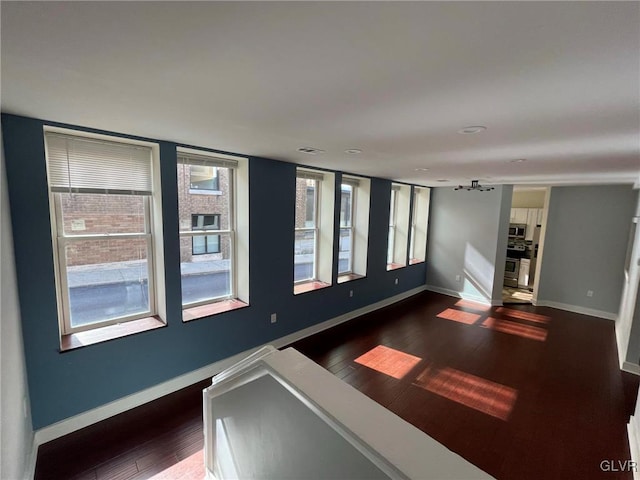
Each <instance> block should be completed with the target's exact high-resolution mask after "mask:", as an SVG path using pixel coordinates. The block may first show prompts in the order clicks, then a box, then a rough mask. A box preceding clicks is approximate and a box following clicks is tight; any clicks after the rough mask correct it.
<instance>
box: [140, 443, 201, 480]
mask: <svg viewBox="0 0 640 480" xmlns="http://www.w3.org/2000/svg"><path fill="white" fill-rule="evenodd" d="M204 478H205V468H204V452H203V451H202V450H200V451H199V452H197V453H194V454H193V455H191V456H190V457H187V458H185V459H184V460H182V461H180V462H178V463H176V464H175V465H172V466H171V467H169V468H167V469H166V470H163V471H162V472H160V473H158V474H156V475H154V476H153V477H151V480H203V479H204Z"/></svg>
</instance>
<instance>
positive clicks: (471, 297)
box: [425, 285, 502, 306]
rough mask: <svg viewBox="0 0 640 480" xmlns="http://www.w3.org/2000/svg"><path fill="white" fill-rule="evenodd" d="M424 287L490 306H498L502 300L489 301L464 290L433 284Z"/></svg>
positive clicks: (431, 290)
mask: <svg viewBox="0 0 640 480" xmlns="http://www.w3.org/2000/svg"><path fill="white" fill-rule="evenodd" d="M425 289H426V290H429V291H430V292H435V293H441V294H443V295H447V296H449V297H455V298H462V299H464V300H469V301H471V302H477V303H482V304H484V305H491V306H500V305H502V300H492V301H490V300H489V299H487V298H485V297H481V296H479V295H470V294H468V293H465V292H458V291H456V290H450V289H448V288H442V287H437V286H435V285H426V286H425Z"/></svg>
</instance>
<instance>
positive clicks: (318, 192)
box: [293, 173, 322, 285]
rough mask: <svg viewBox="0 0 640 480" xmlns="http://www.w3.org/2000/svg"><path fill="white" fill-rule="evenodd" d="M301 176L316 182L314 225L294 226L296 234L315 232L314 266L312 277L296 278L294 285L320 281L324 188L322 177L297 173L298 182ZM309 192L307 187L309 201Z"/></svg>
mask: <svg viewBox="0 0 640 480" xmlns="http://www.w3.org/2000/svg"><path fill="white" fill-rule="evenodd" d="M299 178H302V179H304V180H312V181H313V182H315V184H314V189H313V190H314V195H313V226H312V227H306V226H305V227H295V228H294V234H295V233H298V232H313V268H312V274H311V278H305V279H301V280H294V281H293V284H294V285H301V284H303V283H309V282H315V281H318V261H319V256H318V253H319V249H318V237H319V235H320V228H319V226H318V222H319V219H320V195H321V188H322V179H319V178H305V177H300V176H298V174H297V173H296V183H297V181H298V179H299ZM307 193H308V188H307V192H305V197H306V200H307V201H308V196H307ZM305 208H306V203H305ZM305 218H306V211H305ZM305 223H306V222H305ZM294 238H295V237H294ZM294 243H295V242H294ZM294 268H295V266H294Z"/></svg>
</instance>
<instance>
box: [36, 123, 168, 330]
mask: <svg viewBox="0 0 640 480" xmlns="http://www.w3.org/2000/svg"><path fill="white" fill-rule="evenodd" d="M45 145H46V156H47V174H48V182H49V190H50V198H51V202H50V206H51V221H52V240H53V245H54V250H55V257H54V259H55V262H56V288H57V298H58V311H59V318H60V327H61V328H60V330H61V335H68V334H74V333H80V332H83V331H88V330H93V329H97V328H101V327H106V326H109V325H114V324H119V323H123V322H126V321H131V320H137V319H141V318H148V317H152V316H156V315H157V314H158V304H157V298H158V295H157V288H158V281H157V278H156V275H155V272H156V271H157V269H158V268H160V269H162V266H161V263H162V255H161V254H158V253H157V249H156V248H155V243H156V242H155V238H156V235H157V229H158V228H161V226H162V215H161V211H160V210H161V209H159V208H157V202H158V201H159V192H155V191H154V183H153V150H152V148H151V147H149V146H146V145H139V144H130V143H125V142H120V141H118V139H117V138H113V139H106V138H103V137H100V138H97V137H94V138H89V137H84V136H79V135H78V136H76V135H73V134H72V133H67V132H58V131H46V132H45ZM156 193H158V195H155V194H156ZM152 220H153V221H152ZM154 225H155V226H156V228H154Z"/></svg>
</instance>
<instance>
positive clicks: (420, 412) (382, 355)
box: [35, 292, 638, 480]
mask: <svg viewBox="0 0 640 480" xmlns="http://www.w3.org/2000/svg"><path fill="white" fill-rule="evenodd" d="M292 346H293V347H295V348H296V349H298V350H300V351H301V352H302V353H304V354H305V355H307V356H308V357H310V358H311V359H313V360H314V361H316V362H318V363H319V364H320V365H322V366H323V367H325V368H327V369H328V370H330V371H331V372H333V373H334V374H335V375H337V376H338V377H340V378H342V379H343V380H344V381H345V382H347V383H349V384H351V385H352V386H354V387H355V388H357V389H358V390H360V391H362V392H363V393H364V394H366V395H368V396H369V397H371V398H372V399H374V400H375V401H377V402H378V403H380V404H382V405H383V406H385V407H386V408H388V409H389V410H391V411H393V412H395V413H396V414H397V415H399V416H400V417H402V418H404V419H405V420H407V421H408V422H410V423H412V424H413V425H415V426H416V427H418V428H420V429H421V430H423V431H424V432H426V433H427V434H429V435H431V436H432V437H433V438H435V439H436V440H438V441H439V442H441V443H443V444H444V445H445V446H447V447H448V448H449V449H451V450H453V451H454V452H457V453H459V454H460V455H462V456H463V457H465V458H466V459H467V460H469V461H470V462H472V463H473V464H475V465H477V466H478V467H480V468H482V469H483V470H485V471H487V472H488V473H489V474H491V475H493V476H494V477H496V478H499V479H518V480H520V479H536V480H539V479H569V478H571V479H574V478H575V479H578V478H580V479H599V478H603V479H618V478H620V479H631V478H632V474H631V473H630V472H621V471H602V470H601V467H600V465H601V462H603V461H607V462H609V463H607V465H610V464H611V463H610V462H611V461H616V462H617V461H618V460H620V461H624V460H628V459H629V458H630V455H629V445H628V441H627V431H626V422H627V420H628V416H629V414H630V413H632V412H633V407H634V405H635V395H637V390H638V377H636V376H634V375H627V374H625V375H622V374H621V372H620V370H619V369H618V359H617V351H616V343H615V334H614V323H613V322H612V321H610V320H603V319H598V318H594V317H588V316H584V315H578V314H573V313H569V312H563V311H560V310H554V309H550V308H540V307H532V306H528V305H527V306H525V305H518V306H512V305H509V306H506V307H492V308H489V307H485V306H482V305H477V304H473V303H470V302H465V301H460V300H458V299H455V298H451V297H446V296H443V295H439V294H435V293H430V292H425V293H423V294H420V295H416V296H414V297H412V298H410V299H408V300H405V301H403V302H400V303H398V304H395V305H393V306H391V307H387V308H385V309H382V310H379V311H376V312H373V313H371V314H368V315H365V316H363V317H360V318H359V319H356V320H353V321H351V322H348V323H346V324H343V325H339V326H337V327H335V328H332V329H330V330H326V331H324V332H321V333H319V334H317V335H314V336H312V337H309V338H307V339H304V340H302V341H299V342H297V343H295V344H294V345H292ZM208 384H209V382H208V381H204V382H201V383H199V384H196V385H193V386H192V387H189V388H187V389H184V390H181V391H179V392H176V393H174V394H172V395H168V396H166V397H164V398H161V399H159V400H157V401H154V402H151V403H149V404H147V405H143V406H141V407H138V408H136V409H134V410H131V411H129V412H125V413H123V414H121V415H118V416H115V417H113V418H110V419H108V420H105V421H103V422H100V423H98V424H96V425H92V426H90V427H87V428H85V429H83V430H80V431H78V432H74V433H72V434H70V435H67V436H65V437H63V438H60V439H57V440H54V441H52V442H49V443H47V444H44V445H42V446H41V447H40V449H39V452H38V462H37V466H36V475H35V478H36V479H47V480H50V479H52V480H53V479H65V480H67V479H80V478H87V479H89V478H90V479H95V480H102V479H122V480H128V479H144V478H151V477H153V476H154V475H158V476H157V477H156V478H164V479H173V480H177V479H185V480H186V479H187V478H189V479H191V478H202V476H203V474H204V468H203V466H202V454H201V450H202V446H203V435H202V412H201V408H202V407H201V398H202V397H201V390H202V388H204V387H205V386H207V385H208ZM616 465H619V464H616ZM168 468H169V470H167V469H168ZM617 468H618V470H619V467H617Z"/></svg>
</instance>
